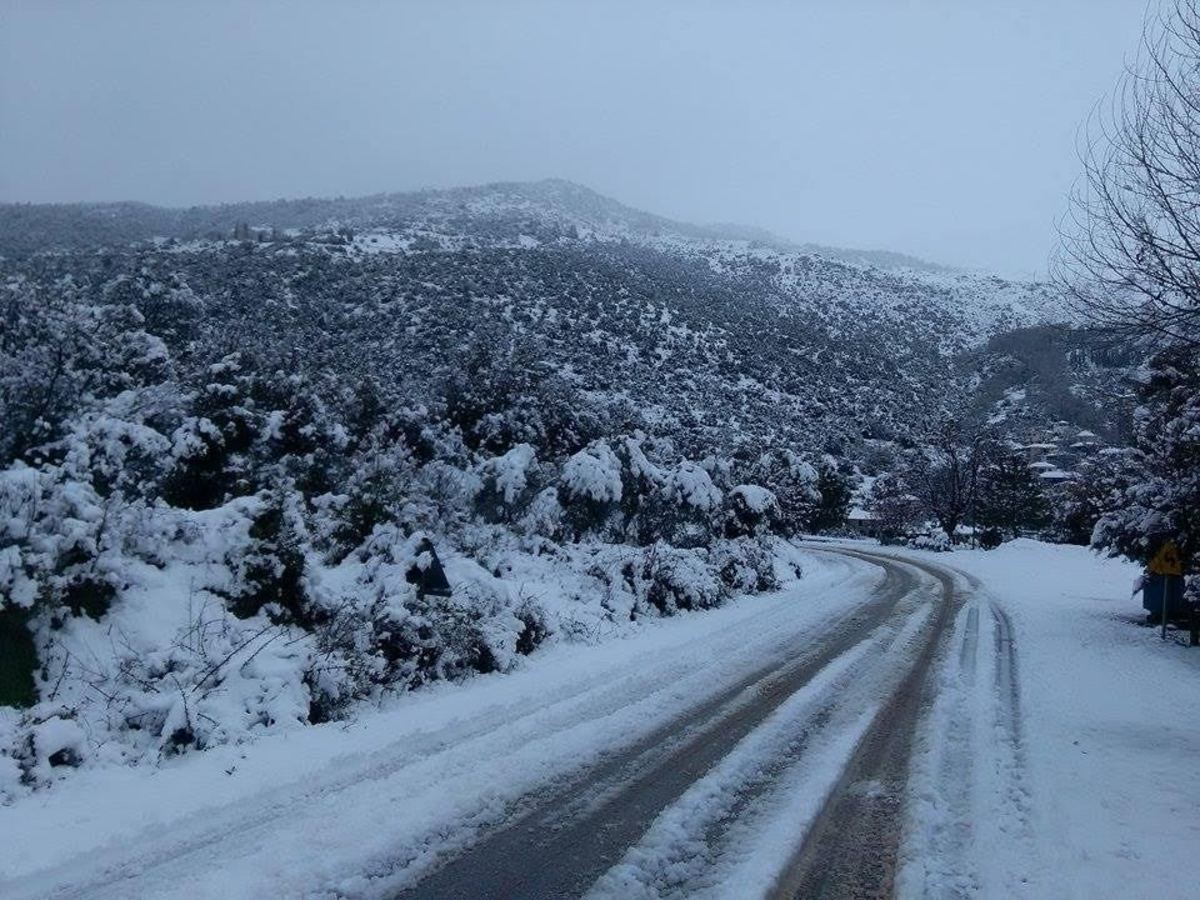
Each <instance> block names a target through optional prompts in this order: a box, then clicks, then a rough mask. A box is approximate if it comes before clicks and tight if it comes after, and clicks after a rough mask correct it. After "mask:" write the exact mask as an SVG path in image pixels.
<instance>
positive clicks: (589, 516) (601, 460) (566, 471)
mask: <svg viewBox="0 0 1200 900" xmlns="http://www.w3.org/2000/svg"><path fill="white" fill-rule="evenodd" d="M621 490H622V485H621V462H620V460H619V459H617V456H616V454H615V453H613V451H612V448H611V447H609V445H608V443H607V442H605V441H595V442H594V443H592V444H589V445H588V446H587V447H586V448H584V449H583V450H580V451H579V452H578V453H575V454H574V455H572V456H571V457H570V458H569V459H567V461H566V462H565V463H564V464H563V467H562V475H561V476H560V488H559V502H560V503H561V504H562V507H563V511H564V521H565V522H566V524H567V526H568V528H569V529H570V530H571V532H572V533H573V534H574V536H575V537H576V538H577V539H578V538H580V537H583V536H584V535H589V534H591V535H597V536H607V535H610V534H611V533H612V532H613V529H614V525H615V519H616V518H617V517H618V515H619V513H620V501H621Z"/></svg>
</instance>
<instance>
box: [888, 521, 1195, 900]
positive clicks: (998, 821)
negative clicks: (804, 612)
mask: <svg viewBox="0 0 1200 900" xmlns="http://www.w3.org/2000/svg"><path fill="white" fill-rule="evenodd" d="M901 555H903V556H908V557H911V558H923V559H928V560H930V561H931V562H935V563H938V564H941V565H946V566H952V567H954V568H956V569H958V570H960V571H962V572H963V573H965V575H967V576H969V577H970V578H972V579H974V580H977V582H978V583H979V584H980V586H981V587H980V588H979V589H978V590H977V591H976V592H975V596H974V599H973V602H972V603H971V604H969V605H968V607H967V608H964V610H963V612H962V614H961V615H960V618H959V621H958V623H957V633H956V641H957V643H956V645H955V646H956V648H957V649H956V652H955V653H954V654H953V655H950V656H949V657H948V659H947V660H946V664H947V665H946V668H945V669H944V671H943V672H942V690H941V691H940V692H939V696H938V700H937V702H936V703H935V705H934V708H933V712H932V714H931V719H930V722H929V725H928V728H929V734H930V735H936V740H934V741H931V742H930V743H929V746H927V748H926V749H927V751H928V752H927V753H926V754H925V756H924V757H923V758H918V759H917V760H916V761H915V770H914V778H913V782H914V783H913V789H914V791H915V794H914V796H915V798H916V802H915V803H914V812H915V815H916V817H917V819H918V820H920V823H921V825H922V827H924V828H925V829H927V830H926V833H925V835H924V839H925V840H926V841H927V842H929V841H932V843H926V844H925V847H924V849H925V851H926V852H925V854H924V857H923V858H921V859H918V860H916V861H915V862H916V867H915V869H911V868H910V871H909V873H908V874H909V881H908V882H907V884H906V890H907V893H909V894H921V893H927V892H928V891H929V890H930V889H931V886H940V889H944V890H947V891H950V892H957V893H960V894H963V893H965V894H968V895H970V894H976V895H978V896H985V897H986V896H997V895H999V894H998V892H1001V893H1003V894H1004V895H1005V896H1031V897H1053V898H1066V897H1079V898H1085V897H1086V898H1092V897H1113V898H1118V897H1129V896H1147V897H1150V896H1153V897H1164V898H1184V897H1195V896H1196V891H1197V887H1196V878H1195V874H1194V871H1192V867H1191V866H1190V865H1189V863H1188V860H1190V859H1191V858H1192V857H1193V856H1194V854H1195V849H1196V847H1197V846H1200V779H1197V778H1196V776H1195V774H1194V768H1195V766H1194V762H1195V760H1196V759H1197V758H1198V757H1200V651H1197V650H1193V649H1189V648H1187V647H1184V646H1182V645H1180V644H1177V643H1167V644H1163V643H1161V642H1160V641H1159V639H1158V636H1157V633H1156V632H1155V631H1154V630H1153V629H1148V628H1140V627H1137V625H1136V623H1137V622H1138V621H1139V620H1141V619H1142V618H1143V613H1142V610H1141V603H1140V598H1138V597H1133V596H1131V589H1132V586H1133V582H1134V579H1135V578H1136V576H1137V574H1138V572H1137V569H1136V567H1134V566H1132V565H1130V564H1128V563H1124V562H1121V561H1117V560H1109V559H1102V558H1100V557H1098V556H1097V555H1095V554H1094V553H1092V552H1090V551H1088V550H1086V549H1084V548H1081V547H1070V546H1056V545H1049V544H1042V543H1038V542H1034V541H1024V540H1022V541H1014V542H1012V543H1009V544H1006V545H1004V546H1002V547H1001V548H999V549H998V550H994V551H990V552H984V551H972V550H962V551H957V552H954V553H952V554H909V553H905V554H901ZM995 614H998V615H1001V616H1003V618H997V617H996V615H995ZM1008 621H1011V634H1006V633H1005V631H1004V629H1005V628H1006V627H1007V625H1006V623H1007V622H1008ZM1009 640H1011V642H1012V644H1013V645H1015V648H1016V653H1015V658H1016V665H1015V672H1016V674H1015V683H1016V685H1017V687H1018V691H1019V704H1020V708H1019V713H1018V715H1019V718H1018V719H1017V721H1016V723H1015V724H1016V725H1017V726H1018V727H1019V728H1020V729H1021V733H1020V747H1019V753H1021V754H1023V758H1022V759H1019V760H1018V759H1014V758H1013V757H1012V752H1016V751H1011V752H1010V750H1009V749H1007V748H1008V742H1009V741H1010V737H1009V732H1006V730H1005V726H1004V723H1003V718H1002V714H1003V709H1002V708H1001V707H1000V706H998V702H999V700H1000V699H1002V697H1001V695H999V694H997V690H998V687H997V678H1000V677H1003V674H1004V667H1005V665H1007V664H1006V663H1005V658H1006V653H1007V651H1008V647H1007V645H1005V641H1009ZM964 715H967V716H968V718H969V717H970V715H973V716H974V718H975V719H976V726H975V730H974V731H972V730H971V729H970V728H969V727H965V726H964V725H963V724H962V723H963V721H964V719H963V716H964ZM980 723H981V724H982V727H979V726H980ZM957 743H962V744H963V746H965V747H968V748H969V750H968V751H967V753H968V755H967V757H966V759H968V760H969V761H970V763H971V765H972V766H973V767H974V769H975V774H974V776H973V778H972V782H973V784H972V787H971V789H970V790H971V793H969V794H968V793H966V792H963V791H960V792H959V794H958V795H957V797H955V796H954V795H953V792H952V791H946V790H943V791H942V793H941V795H940V796H939V795H938V792H937V790H936V785H937V783H938V781H939V779H940V782H941V784H942V785H943V786H944V785H946V784H948V783H956V782H957V783H959V784H960V785H961V784H963V783H964V780H965V779H966V778H967V775H966V774H965V773H964V772H963V771H961V765H962V760H963V758H964V757H963V755H962V753H961V749H960V750H959V751H956V750H955V745H956V744H957ZM956 760H957V761H956ZM956 765H957V766H959V767H960V769H958V770H956V768H955V766H956ZM1014 767H1019V769H1020V770H1021V771H1020V777H1021V779H1024V780H1023V781H1021V782H1016V781H1014V779H1013V777H1012V775H1013V771H1012V770H1013V768H1014ZM956 842H957V843H959V844H962V843H970V844H973V845H974V848H975V850H974V859H973V865H971V866H969V867H966V868H964V867H962V866H960V865H956V864H955V863H954V862H953V855H954V853H955V852H956V851H955V844H956ZM931 850H936V851H937V852H936V853H931V852H930V851H931ZM957 852H960V853H962V852H966V853H968V855H970V851H964V850H962V848H961V847H960V848H959V850H958V851H957ZM967 871H970V872H971V873H972V874H971V877H967V878H965V879H964V872H967ZM935 893H936V891H935Z"/></svg>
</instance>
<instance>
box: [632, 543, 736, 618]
mask: <svg viewBox="0 0 1200 900" xmlns="http://www.w3.org/2000/svg"><path fill="white" fill-rule="evenodd" d="M636 584H637V587H638V589H639V594H640V596H641V597H642V598H644V602H645V603H647V604H649V605H650V606H651V607H653V608H654V609H656V610H658V612H660V613H662V614H665V615H670V614H671V613H674V612H676V611H678V610H695V609H712V608H713V607H715V606H720V605H721V604H722V603H723V602H725V600H726V599H728V597H729V592H728V590H727V589H726V587H725V585H724V584H723V583H722V582H721V580H720V578H718V577H717V574H716V573H715V572H714V571H713V569H712V568H711V567H710V566H709V564H708V561H707V560H706V559H705V557H704V556H703V555H702V554H701V551H697V550H685V549H680V548H676V547H671V546H669V545H667V544H656V545H654V546H653V547H649V548H647V550H646V551H645V554H644V561H643V564H642V567H641V571H640V573H639V578H638V580H637V582H636Z"/></svg>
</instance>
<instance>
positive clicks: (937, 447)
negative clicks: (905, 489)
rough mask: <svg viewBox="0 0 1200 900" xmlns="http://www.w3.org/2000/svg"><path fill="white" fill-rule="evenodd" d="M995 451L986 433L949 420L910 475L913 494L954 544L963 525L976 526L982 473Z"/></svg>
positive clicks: (932, 440) (983, 430)
mask: <svg viewBox="0 0 1200 900" xmlns="http://www.w3.org/2000/svg"><path fill="white" fill-rule="evenodd" d="M992 448H993V441H992V438H991V435H990V434H989V433H988V431H987V430H986V429H984V428H979V427H974V426H972V425H970V424H968V423H964V422H957V421H953V420H947V421H946V422H944V423H942V425H941V426H940V427H939V428H938V429H937V431H936V432H935V433H934V434H932V435H931V436H930V437H929V441H928V446H927V448H926V451H925V453H924V454H923V455H922V456H920V457H919V458H918V460H917V461H916V463H915V465H914V466H913V469H912V471H911V472H910V473H909V475H908V479H909V483H910V484H911V486H912V491H913V494H914V495H916V497H917V499H918V500H920V502H921V505H922V507H923V508H924V510H925V512H926V513H928V515H930V516H931V517H932V518H933V519H934V521H936V522H937V523H938V526H939V527H940V528H941V529H942V531H944V532H945V533H946V537H948V538H950V540H951V541H954V540H956V539H957V534H958V528H959V526H960V525H962V524H964V523H966V522H967V521H971V524H974V521H973V519H974V507H975V500H976V495H977V491H978V487H979V471H980V469H981V468H982V467H983V465H984V464H985V462H986V460H987V459H988V458H989V454H990V453H991V452H992Z"/></svg>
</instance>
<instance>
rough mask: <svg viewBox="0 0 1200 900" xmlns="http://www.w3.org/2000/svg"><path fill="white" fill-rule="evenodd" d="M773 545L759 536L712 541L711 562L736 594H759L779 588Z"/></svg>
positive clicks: (723, 582)
mask: <svg viewBox="0 0 1200 900" xmlns="http://www.w3.org/2000/svg"><path fill="white" fill-rule="evenodd" d="M775 558H776V553H775V547H774V546H773V545H772V544H771V543H770V542H769V541H766V540H762V539H758V538H746V537H743V538H735V539H733V540H722V541H718V542H716V543H715V544H713V546H712V548H711V550H710V557H709V559H710V564H711V565H712V567H713V568H714V569H716V571H717V573H718V575H719V577H720V579H721V583H722V584H724V585H725V587H726V588H728V589H729V590H730V591H732V592H734V593H739V594H759V593H763V592H765V591H774V590H777V589H778V588H779V576H778V574H777V573H776V571H775V562H776V559H775Z"/></svg>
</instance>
